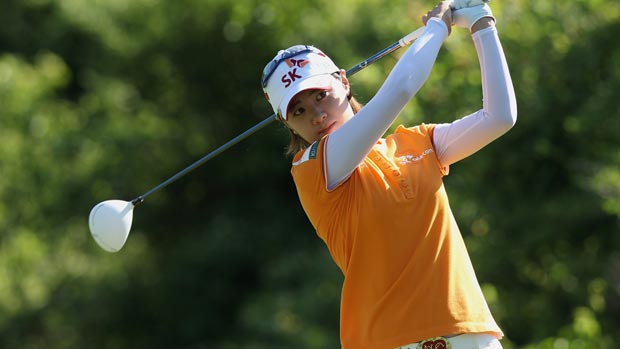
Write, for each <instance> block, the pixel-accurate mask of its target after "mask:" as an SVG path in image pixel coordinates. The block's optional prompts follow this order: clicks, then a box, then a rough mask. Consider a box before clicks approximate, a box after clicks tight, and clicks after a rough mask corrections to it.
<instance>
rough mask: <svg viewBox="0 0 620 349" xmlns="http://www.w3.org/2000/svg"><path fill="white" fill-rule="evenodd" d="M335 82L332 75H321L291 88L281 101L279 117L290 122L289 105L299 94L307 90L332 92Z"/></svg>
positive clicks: (309, 78)
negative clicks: (288, 115)
mask: <svg viewBox="0 0 620 349" xmlns="http://www.w3.org/2000/svg"><path fill="white" fill-rule="evenodd" d="M333 82H334V77H333V76H332V74H321V75H314V76H311V77H308V78H307V79H304V80H302V81H300V82H299V83H298V84H295V85H293V86H291V87H290V88H289V90H288V91H287V93H286V94H285V95H284V97H283V98H282V101H280V105H279V107H278V113H279V115H280V116H281V117H282V119H284V120H288V117H287V113H288V107H289V104H290V103H291V101H292V100H293V98H295V96H296V95H297V94H299V93H300V92H303V91H307V90H331V88H332V83H333Z"/></svg>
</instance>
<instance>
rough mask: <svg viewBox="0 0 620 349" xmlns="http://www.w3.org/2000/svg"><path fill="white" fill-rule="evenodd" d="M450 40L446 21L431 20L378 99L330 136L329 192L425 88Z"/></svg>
mask: <svg viewBox="0 0 620 349" xmlns="http://www.w3.org/2000/svg"><path fill="white" fill-rule="evenodd" d="M447 37H448V28H447V26H446V24H445V22H443V21H442V20H440V19H438V18H431V19H430V20H429V21H428V22H427V24H426V29H425V30H424V32H423V33H422V35H420V37H419V38H418V39H417V40H416V41H415V42H414V43H413V45H412V46H411V47H410V48H409V50H407V52H405V54H404V55H403V56H402V57H401V59H400V60H399V61H398V62H397V63H396V65H395V66H394V68H393V69H392V71H391V72H390V74H389V75H388V77H387V79H386V80H385V82H384V83H383V85H382V86H381V87H380V88H379V90H378V91H377V93H376V94H375V96H374V97H373V98H372V99H371V100H370V101H369V102H368V103H367V104H366V105H365V106H364V107H363V108H362V110H360V111H359V112H358V113H357V114H356V115H355V117H353V118H352V119H350V120H349V121H348V122H347V123H345V124H344V125H342V126H341V127H340V128H339V129H338V130H336V131H334V132H333V133H331V134H330V135H329V136H328V139H327V140H326V146H325V147H326V148H325V152H326V153H325V157H326V165H327V166H326V169H325V171H326V178H327V187H328V189H332V188H334V187H335V186H336V185H337V184H339V183H340V182H342V181H343V180H344V179H346V178H347V177H348V176H349V175H351V173H352V172H353V171H354V170H355V168H356V167H357V166H359V164H360V163H361V162H362V161H363V160H364V158H365V157H366V155H368V153H369V152H370V150H371V149H372V147H373V146H374V145H375V144H376V143H377V141H378V140H379V138H381V136H383V134H384V133H385V132H386V131H387V129H388V128H389V127H390V125H391V124H392V123H393V122H394V120H395V119H396V117H398V114H399V113H400V112H401V111H402V110H403V108H404V107H405V105H406V104H407V102H409V101H410V100H411V98H413V96H414V95H415V94H416V92H418V90H419V89H420V88H421V87H422V85H423V84H424V82H425V81H426V79H427V78H428V76H429V75H430V72H431V68H432V67H433V64H434V63H435V60H436V59H437V54H438V53H439V49H440V48H441V45H442V43H443V42H444V40H445V39H446V38H447Z"/></svg>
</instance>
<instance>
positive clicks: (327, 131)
mask: <svg viewBox="0 0 620 349" xmlns="http://www.w3.org/2000/svg"><path fill="white" fill-rule="evenodd" d="M335 125H336V122H335V121H334V122H332V123H331V124H329V125H327V127H325V128H324V129H322V130H321V131H319V138H323V136H325V135H328V134H330V133H331V132H332V131H333V129H334V126H335Z"/></svg>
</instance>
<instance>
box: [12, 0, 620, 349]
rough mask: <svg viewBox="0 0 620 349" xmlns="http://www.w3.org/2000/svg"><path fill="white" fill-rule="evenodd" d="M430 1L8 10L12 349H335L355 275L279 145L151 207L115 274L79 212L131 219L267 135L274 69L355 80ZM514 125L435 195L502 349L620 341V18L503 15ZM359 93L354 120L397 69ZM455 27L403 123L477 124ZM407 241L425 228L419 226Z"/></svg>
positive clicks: (577, 13) (358, 84) (524, 6)
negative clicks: (337, 72) (291, 52)
mask: <svg viewBox="0 0 620 349" xmlns="http://www.w3.org/2000/svg"><path fill="white" fill-rule="evenodd" d="M433 5H435V2H433V1H428V0H424V1H405V0H392V1H388V2H386V1H379V0H368V1H356V0H339V1H333V0H330V1H327V0H317V1H301V0H289V1H274V0H260V1H259V0H235V1H228V0H226V1H224V0H200V1H199V0H184V1H165V0H132V1H127V0H56V1H54V0H21V1H20V0H4V1H3V2H2V6H1V10H0V23H1V24H2V25H0V198H1V200H0V348H20V349H21V348H24V349H34V348H57V349H62V348H136V349H137V348H149V349H150V348H191V349H193V348H222V349H235V348H256V349H259V348H308V349H314V348H338V347H339V339H338V328H339V318H338V316H339V315H338V312H339V297H340V285H341V282H342V276H341V274H340V271H339V270H338V269H337V268H336V266H335V265H334V264H333V262H332V261H331V259H330V256H329V253H328V252H327V250H326V248H325V247H324V246H323V243H322V242H321V240H320V239H319V238H318V237H316V235H315V233H314V231H313V229H312V226H311V225H310V223H309V221H308V220H307V218H306V217H305V215H304V212H303V210H302V208H301V205H300V204H299V202H298V199H297V194H296V192H295V188H294V185H293V182H292V179H291V176H290V158H287V157H286V156H285V155H284V151H285V146H286V144H287V142H288V140H287V133H286V131H285V130H284V129H283V127H282V126H280V125H277V124H275V123H274V124H273V125H269V126H268V127H266V128H265V129H263V130H261V131H260V132H258V133H257V134H255V135H253V136H252V137H250V138H249V139H247V140H245V141H243V142H242V143H240V144H238V145H237V146H235V147H233V148H232V149H230V150H229V151H227V152H225V153H224V154H222V155H220V156H218V157H217V158H216V159H214V160H211V161H210V162H208V163H207V164H205V165H203V166H201V167H200V168H199V169H197V170H195V171H193V172H191V173H190V174H188V175H187V176H185V177H184V178H182V179H181V180H179V181H178V182H175V183H174V184H172V185H171V186H169V187H167V188H166V189H164V190H162V191H159V192H157V193H156V194H153V195H152V196H150V197H149V198H148V200H147V201H146V202H145V203H144V204H142V205H141V206H139V207H137V208H136V210H135V212H134V222H133V228H132V232H131V234H130V236H129V239H128V241H127V243H126V245H125V247H124V248H123V249H122V250H121V251H120V252H118V253H113V254H112V253H108V252H105V251H103V250H102V249H100V248H99V247H98V246H97V245H96V244H95V242H94V240H93V239H92V238H91V236H90V234H89V231H88V224H87V218H88V214H89V211H90V209H91V208H92V207H93V206H94V205H95V204H97V203H98V202H100V201H104V200H108V199H122V200H131V199H133V198H135V197H136V196H138V195H140V194H142V193H144V192H146V191H147V190H149V189H150V188H152V187H153V186H155V185H157V184H158V183H160V182H161V181H163V180H165V179H166V178H168V177H170V176H171V175H173V174H175V173H176V172H177V171H179V170H181V169H183V168H184V167H186V166H187V165H189V164H191V163H192V162H194V161H195V160H197V159H198V158H200V157H202V156H203V155H204V154H206V153H208V152H209V151H211V150H213V149H215V148H216V147H217V146H219V145H221V144H223V143H224V142H226V141H228V140H229V139H231V138H233V137H234V136H236V135H237V134H239V133H241V132H243V131H244V130H246V129H248V128H249V127H251V126H253V125H254V124H256V123H257V122H259V121H261V120H263V119H264V118H266V117H268V116H269V115H270V114H271V110H270V108H269V104H268V103H267V102H266V101H265V100H264V98H263V93H262V90H261V88H260V83H259V79H260V74H261V70H262V68H263V66H264V65H265V63H266V62H267V61H268V60H269V59H271V58H272V57H273V55H274V54H275V53H276V52H277V50H278V49H281V48H285V47H288V46H291V45H293V44H299V43H306V44H313V45H315V46H318V47H319V48H321V49H323V50H324V51H325V52H326V53H327V54H328V55H330V56H331V57H332V58H333V59H334V61H335V62H336V63H337V64H338V65H340V66H341V67H343V68H349V67H351V66H353V65H355V64H356V63H358V62H360V61H362V60H364V59H365V58H367V57H369V56H371V55H372V54H373V53H375V52H377V51H379V50H381V49H383V48H384V47H386V46H388V45H389V44H391V43H393V42H394V41H397V40H398V39H399V38H401V37H402V36H404V35H405V34H407V33H409V32H411V31H413V30H414V29H416V28H418V27H419V26H420V25H421V21H420V17H421V15H422V14H423V13H424V12H425V11H426V10H428V9H430V8H431V7H432V6H433ZM491 7H492V9H493V11H494V14H495V16H496V17H497V19H498V30H499V33H500V38H501V40H502V44H503V46H504V49H505V52H506V55H507V59H508V62H509V66H510V70H511V72H512V77H513V81H514V85H515V89H516V93H517V98H518V108H519V119H518V122H517V125H516V126H515V128H514V129H513V130H512V131H510V132H509V133H508V134H507V135H506V136H504V137H502V138H501V139H500V140H498V141H496V142H494V143H493V144H492V145H490V146H488V147H487V148H485V149H484V150H483V151H481V152H480V153H478V154H476V155H474V156H472V157H471V158H469V159H467V160H465V161H463V162H462V163H458V164H455V165H454V166H452V167H451V172H450V175H449V176H447V177H446V179H445V183H446V187H447V190H448V193H449V195H450V198H451V205H452V208H453V210H454V212H455V215H456V218H457V221H458V222H459V225H460V227H461V231H462V232H463V235H464V236H465V240H466V243H467V246H468V249H469V251H470V254H471V257H472V260H473V262H474V265H475V268H476V270H477V274H478V279H479V281H480V283H481V284H482V287H483V290H484V293H485V295H486V297H487V300H488V302H489V304H490V306H491V308H492V311H493V313H494V315H495V317H496V320H497V321H498V322H499V324H500V326H501V327H502V328H503V329H504V331H505V333H506V338H505V340H503V344H504V347H505V348H508V349H511V348H544V349H578V348H610V349H611V348H617V347H618V344H617V343H618V342H620V331H619V329H620V316H619V315H618V314H620V93H619V92H618V91H620V45H618V42H619V41H618V38H619V37H620V2H617V1H600V0H575V1H560V0H554V1H533V0H512V1H507V0H493V2H491ZM400 54H402V52H399V53H396V54H393V55H392V56H389V57H386V58H384V59H383V60H381V61H379V62H377V63H375V64H374V65H372V66H370V67H368V68H366V69H365V70H363V71H361V72H360V73H358V74H357V75H356V76H355V77H352V79H351V82H352V84H353V91H354V94H355V95H356V96H357V98H358V99H359V100H361V101H362V102H364V101H367V100H368V99H369V98H371V97H372V95H373V94H374V92H375V91H376V90H377V89H378V88H379V86H380V84H381V82H382V80H383V79H384V78H385V77H386V76H387V74H388V73H389V70H390V68H391V67H392V66H393V64H394V63H395V61H396V60H397V58H398V56H400ZM481 98H482V96H481V86H480V71H479V67H478V60H477V56H476V53H475V50H474V47H473V43H472V41H471V38H470V35H469V34H468V33H467V32H466V31H464V30H463V29H460V28H454V29H453V32H452V35H451V36H450V37H449V38H448V39H447V41H446V43H445V44H444V47H443V49H442V50H441V52H440V54H439V58H438V61H437V63H436V65H435V67H434V70H433V72H432V74H431V77H430V78H429V80H428V82H427V84H426V85H425V86H424V87H423V88H422V90H421V91H420V92H419V94H418V95H417V96H416V97H415V99H414V100H413V101H412V102H411V103H410V104H409V105H408V107H407V108H406V110H405V111H404V113H403V115H402V116H401V117H400V119H399V121H398V122H402V123H405V124H407V125H415V124H417V123H419V122H426V123H436V122H448V121H451V120H454V119H455V118H458V117H461V116H463V115H466V114H468V113H470V112H473V111H475V110H477V109H478V108H479V107H480V105H481ZM412 224H415V222H412Z"/></svg>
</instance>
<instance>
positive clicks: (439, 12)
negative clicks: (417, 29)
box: [422, 1, 452, 35]
mask: <svg viewBox="0 0 620 349" xmlns="http://www.w3.org/2000/svg"><path fill="white" fill-rule="evenodd" d="M433 17H436V18H439V19H441V20H442V21H444V22H445V23H446V26H448V35H450V32H451V31H452V9H451V8H450V1H442V2H440V3H439V4H437V6H435V7H433V9H432V10H430V11H428V12H427V13H426V14H425V15H424V16H422V23H424V25H426V23H427V22H428V20H429V19H431V18H433Z"/></svg>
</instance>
